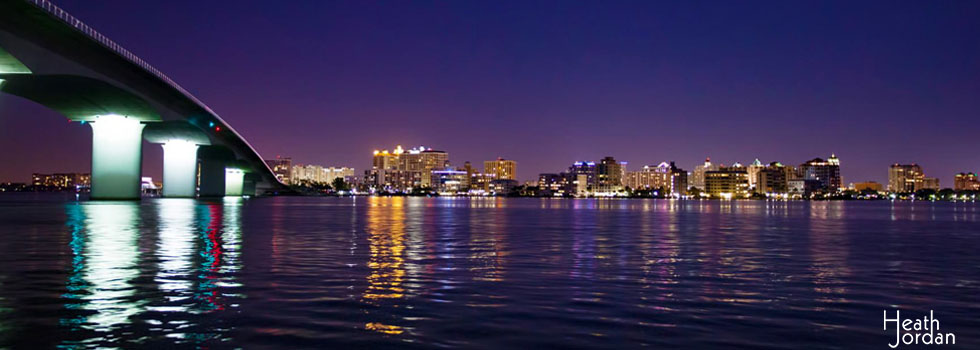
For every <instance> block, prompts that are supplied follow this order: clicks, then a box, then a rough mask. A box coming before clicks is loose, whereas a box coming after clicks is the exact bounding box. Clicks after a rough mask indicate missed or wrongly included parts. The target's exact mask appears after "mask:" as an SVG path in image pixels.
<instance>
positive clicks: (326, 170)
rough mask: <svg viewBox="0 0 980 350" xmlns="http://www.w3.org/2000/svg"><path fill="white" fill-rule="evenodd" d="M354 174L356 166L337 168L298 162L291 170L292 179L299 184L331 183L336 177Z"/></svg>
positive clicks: (295, 183)
mask: <svg viewBox="0 0 980 350" xmlns="http://www.w3.org/2000/svg"><path fill="white" fill-rule="evenodd" d="M353 176H354V168H347V167H341V168H335V167H322V166H319V165H313V164H308V165H301V164H297V165H294V166H293V169H292V171H291V172H290V179H291V181H292V183H293V184H294V185H297V184H330V183H332V182H333V181H334V179H336V178H342V179H345V180H346V179H347V178H349V177H353Z"/></svg>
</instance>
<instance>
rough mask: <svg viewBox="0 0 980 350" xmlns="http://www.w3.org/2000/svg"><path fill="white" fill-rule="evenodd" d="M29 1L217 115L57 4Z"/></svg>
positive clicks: (159, 72)
mask: <svg viewBox="0 0 980 350" xmlns="http://www.w3.org/2000/svg"><path fill="white" fill-rule="evenodd" d="M27 1H28V2H30V3H32V4H34V5H35V6H37V7H38V8H40V9H43V10H44V11H46V12H48V13H49V14H51V15H53V16H55V17H57V18H59V19H61V20H62V21H65V23H68V25H70V26H72V27H74V28H75V29H77V30H78V31H80V32H82V33H84V34H85V35H88V36H89V38H92V40H95V41H96V42H98V43H100V44H102V45H103V46H105V47H106V48H108V49H110V50H112V51H113V52H115V53H117V54H119V55H120V56H122V57H123V58H125V59H127V60H129V61H130V62H132V63H134V64H136V65H138V66H140V67H142V68H143V69H144V70H146V71H147V72H150V73H151V74H153V75H155V76H156V77H157V78H160V80H163V81H164V82H165V83H167V84H168V85H170V87H172V88H174V89H176V90H177V91H180V93H182V94H184V95H185V96H187V97H188V98H190V99H191V100H192V101H194V103H197V105H198V106H200V107H201V108H204V109H205V110H207V111H208V112H209V113H211V114H213V115H217V113H214V111H212V110H211V108H210V107H208V106H207V105H206V104H204V102H201V100H198V99H197V97H194V95H192V94H191V93H190V92H188V91H187V90H184V88H183V87H181V86H180V85H177V83H176V82H174V81H173V79H170V77H168V76H167V75H166V74H163V72H161V71H160V70H158V69H156V68H154V67H153V66H151V65H150V64H149V63H146V61H144V60H143V59H142V58H139V56H136V55H135V54H133V53H132V52H129V50H126V49H125V48H123V47H122V45H119V44H116V42H115V41H112V40H110V39H109V38H107V37H106V36H105V35H102V34H101V33H99V32H97V31H95V29H92V27H89V26H88V25H86V24H85V23H82V21H80V20H79V19H78V18H75V17H74V16H72V15H70V14H68V12H67V11H65V10H62V9H61V8H60V7H58V6H56V5H55V4H53V3H51V2H50V1H47V0H27Z"/></svg>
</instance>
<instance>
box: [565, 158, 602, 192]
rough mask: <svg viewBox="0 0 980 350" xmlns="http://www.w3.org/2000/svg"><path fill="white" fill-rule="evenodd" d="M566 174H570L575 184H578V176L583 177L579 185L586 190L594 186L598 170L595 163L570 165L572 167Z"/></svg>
mask: <svg viewBox="0 0 980 350" xmlns="http://www.w3.org/2000/svg"><path fill="white" fill-rule="evenodd" d="M568 173H570V174H572V178H573V179H575V181H576V184H578V176H579V175H585V181H584V182H583V183H582V184H581V185H583V186H586V187H587V188H588V187H592V186H595V185H596V183H597V182H596V181H597V180H598V177H599V170H598V169H597V168H596V166H595V162H575V163H572V166H570V167H569V168H568Z"/></svg>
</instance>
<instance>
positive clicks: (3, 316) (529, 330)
mask: <svg viewBox="0 0 980 350" xmlns="http://www.w3.org/2000/svg"><path fill="white" fill-rule="evenodd" d="M978 213H980V209H978V206H977V205H976V204H972V203H922V202H919V203H907V202H895V203H892V202H872V203H867V202H861V203H858V202H812V203H806V202H764V201H763V202H756V201H745V202H715V201H673V200H555V199H504V198H474V199H466V198H406V197H391V198H385V197H369V198H265V199H251V200H243V199H225V200H213V201H207V200H193V199H153V200H144V201H142V202H67V203H66V202H59V201H42V202H37V201H30V200H24V199H17V198H13V199H10V198H6V197H0V223H3V225H0V234H2V235H3V237H4V238H5V239H3V240H0V348H4V347H8V346H9V347H13V348H24V347H27V348H48V347H56V346H60V347H63V348H130V347H135V346H148V347H169V346H173V345H178V346H182V347H248V348H252V347H258V348H263V347H323V346H325V345H334V346H338V347H375V346H392V345H408V344H411V345H420V346H424V347H474V346H479V347H488V348H500V347H513V346H522V347H529V346H558V347H590V346H595V347H600V346H601V347H612V346H620V347H622V346H634V345H660V346H665V347H687V348H704V347H709V348H712V347H715V348H730V347H770V348H801V347H803V348H852V347H867V346H879V345H883V344H884V342H885V341H886V340H887V339H886V337H884V334H883V333H881V331H879V328H878V327H880V318H879V317H880V315H881V310H882V309H884V308H902V309H903V311H908V312H910V313H921V312H923V311H925V312H928V310H929V309H933V310H936V313H937V314H938V315H940V317H941V319H942V320H943V322H944V323H943V324H944V326H945V325H948V326H949V327H950V329H951V330H953V331H955V332H956V333H957V336H958V339H964V341H965V340H969V339H976V338H977V337H978V336H980V331H978V329H980V327H977V326H978V325H980V324H978V323H980V321H977V319H976V318H975V315H976V313H977V311H980V306H978V305H980V304H978V301H980V299H978V295H980V283H978V280H980V274H978V273H977V271H980V256H978V255H977V254H976V251H977V248H980V237H977V232H980V230H978V228H980V226H978V221H980V217H978ZM903 314H905V312H903ZM761 334H765V335H766V337H765V338H759V337H757V336H758V335H761Z"/></svg>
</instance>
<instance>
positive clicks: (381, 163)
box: [371, 145, 405, 170]
mask: <svg viewBox="0 0 980 350" xmlns="http://www.w3.org/2000/svg"><path fill="white" fill-rule="evenodd" d="M402 153H405V150H404V149H402V146H401V145H398V146H396V147H395V150H394V151H392V152H388V150H380V151H379V150H375V151H374V157H373V159H372V161H371V167H372V168H374V169H379V170H397V169H398V159H399V157H400V156H401V154H402Z"/></svg>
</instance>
